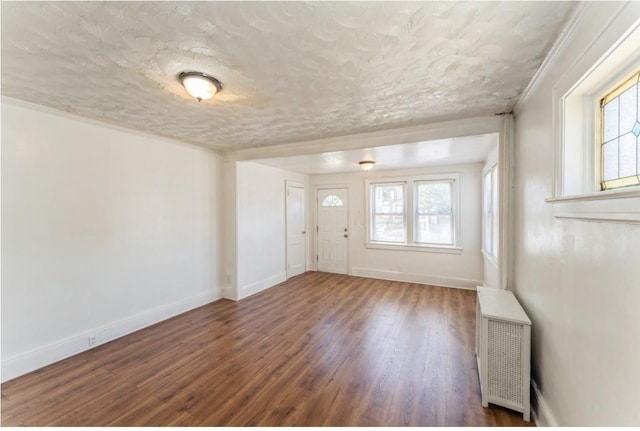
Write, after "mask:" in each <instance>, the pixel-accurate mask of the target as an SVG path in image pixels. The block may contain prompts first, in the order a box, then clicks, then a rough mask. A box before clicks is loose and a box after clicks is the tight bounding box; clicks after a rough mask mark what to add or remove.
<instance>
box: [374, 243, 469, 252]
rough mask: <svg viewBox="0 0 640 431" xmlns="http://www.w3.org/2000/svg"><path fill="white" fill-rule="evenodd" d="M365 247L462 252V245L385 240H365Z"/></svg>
mask: <svg viewBox="0 0 640 431" xmlns="http://www.w3.org/2000/svg"><path fill="white" fill-rule="evenodd" d="M364 247H365V248H369V249H372V250H400V251H418V252H422V253H444V254H462V251H463V249H462V247H456V246H437V245H417V244H393V243H385V242H371V241H370V242H365V243H364Z"/></svg>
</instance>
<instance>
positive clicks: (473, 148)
mask: <svg viewBox="0 0 640 431" xmlns="http://www.w3.org/2000/svg"><path fill="white" fill-rule="evenodd" d="M497 145H498V135H497V134H495V133H488V134H485V135H477V136H466V137H462V138H451V139H438V140H433V141H424V142H413V143H408V144H401V145H388V146H382V147H375V148H365V149H355V150H347V151H333V152H328V153H321V154H308V155H297V156H288V157H275V158H269V159H260V160H254V161H255V162H258V163H261V164H264V165H268V166H273V167H276V168H281V169H286V170H289V171H293V172H299V173H302V174H331V173H338V172H357V171H360V170H361V168H360V165H359V164H358V163H359V162H360V161H362V160H373V161H375V162H376V164H375V166H374V167H373V169H375V170H376V171H378V170H389V169H409V168H419V167H426V166H440V165H457V164H466V163H477V162H482V161H484V160H485V159H486V158H487V155H488V154H489V153H490V152H491V150H493V149H494V148H497Z"/></svg>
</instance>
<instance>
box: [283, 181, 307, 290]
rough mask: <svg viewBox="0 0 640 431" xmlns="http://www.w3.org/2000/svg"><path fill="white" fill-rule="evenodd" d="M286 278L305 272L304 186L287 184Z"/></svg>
mask: <svg viewBox="0 0 640 431" xmlns="http://www.w3.org/2000/svg"><path fill="white" fill-rule="evenodd" d="M286 217H287V278H291V277H294V276H296V275H299V274H302V273H303V272H305V269H306V268H305V267H306V266H307V264H306V261H307V260H306V237H307V236H306V233H307V232H306V229H305V212H304V187H298V186H292V185H289V184H287V215H286Z"/></svg>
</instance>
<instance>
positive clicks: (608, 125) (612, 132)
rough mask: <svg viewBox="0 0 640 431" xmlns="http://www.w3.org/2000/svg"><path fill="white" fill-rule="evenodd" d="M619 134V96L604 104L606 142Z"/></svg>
mask: <svg viewBox="0 0 640 431" xmlns="http://www.w3.org/2000/svg"><path fill="white" fill-rule="evenodd" d="M618 136H619V135H618V97H616V98H615V99H613V100H612V101H611V102H609V103H607V104H606V105H604V142H609V141H610V140H611V139H614V138H617V137H618Z"/></svg>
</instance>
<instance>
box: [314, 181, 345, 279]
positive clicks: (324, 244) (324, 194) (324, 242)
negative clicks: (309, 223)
mask: <svg viewBox="0 0 640 431" xmlns="http://www.w3.org/2000/svg"><path fill="white" fill-rule="evenodd" d="M347 197H348V194H347V189H323V190H318V271H324V272H334V273H337V274H347V273H348V267H347V256H348V250H349V249H348V246H349V230H348V227H349V226H348V221H347V220H348V219H347V204H348V202H347Z"/></svg>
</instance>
